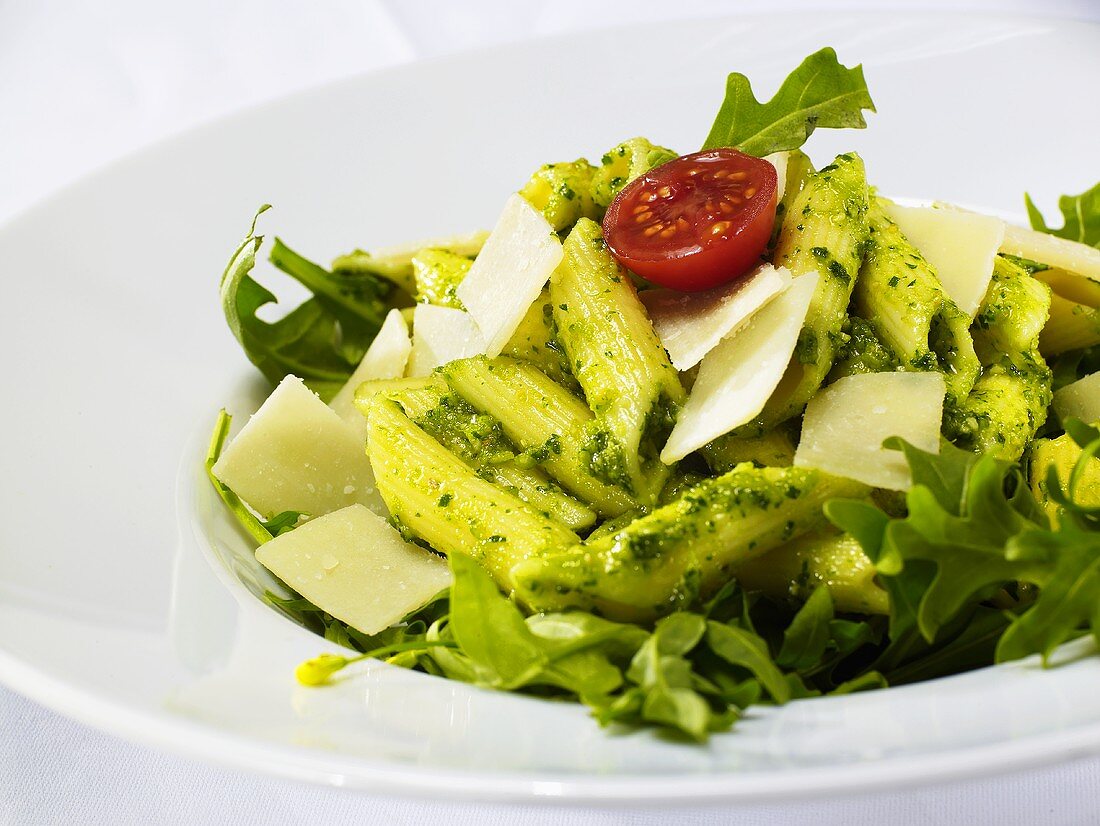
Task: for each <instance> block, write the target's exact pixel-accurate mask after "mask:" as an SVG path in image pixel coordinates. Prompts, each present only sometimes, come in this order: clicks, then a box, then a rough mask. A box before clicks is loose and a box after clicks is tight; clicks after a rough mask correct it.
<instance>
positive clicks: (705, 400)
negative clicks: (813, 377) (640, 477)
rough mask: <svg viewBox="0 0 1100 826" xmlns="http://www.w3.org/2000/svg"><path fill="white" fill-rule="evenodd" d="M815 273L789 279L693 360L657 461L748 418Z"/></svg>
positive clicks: (786, 345) (798, 326)
mask: <svg viewBox="0 0 1100 826" xmlns="http://www.w3.org/2000/svg"><path fill="white" fill-rule="evenodd" d="M817 281H818V277H817V274H816V273H808V274H807V275H801V276H799V277H798V278H795V279H794V280H793V281H792V282H791V286H790V287H788V288H787V290H785V291H784V292H783V293H782V294H781V295H780V296H779V297H777V298H776V299H774V300H773V301H771V302H770V303H769V304H768V305H767V306H766V307H764V308H763V309H762V310H760V312H758V313H756V315H754V316H753V317H752V318H751V319H749V321H748V323H747V324H745V325H744V327H742V328H741V329H740V330H738V331H737V332H735V333H734V334H733V335H732V336H729V337H728V338H726V339H724V340H723V341H722V342H720V343H719V344H718V346H717V347H715V348H714V349H713V350H711V351H710V352H709V353H707V355H706V356H705V357H704V358H703V360H702V361H701V362H700V363H699V375H698V376H697V377H696V379H695V384H694V385H693V386H692V388H691V395H690V396H689V397H688V400H687V403H686V404H685V405H684V406H683V408H682V409H681V410H680V414H679V416H677V418H676V426H675V427H674V428H673V429H672V433H671V434H670V435H669V437H668V442H667V443H666V444H665V447H664V450H662V451H661V461H662V462H664V463H665V464H672V463H673V462H676V461H679V460H680V459H683V458H684V457H685V456H687V455H688V454H689V453H691V452H692V451H693V450H698V449H699V448H701V447H702V446H703V445H705V444H707V443H708V442H710V441H712V440H714V439H716V438H718V437H719V436H721V435H722V434H723V433H728V432H729V431H731V430H733V429H734V428H735V427H739V426H741V425H743V424H745V423H747V422H749V421H752V419H753V417H754V416H756V414H758V413H759V412H760V411H761V410H763V409H764V405H765V404H766V403H767V401H768V398H769V397H770V396H771V394H772V393H773V392H774V391H775V388H776V387H777V386H778V385H779V381H780V379H782V378H783V374H784V373H785V372H786V370H787V365H788V364H789V363H790V360H791V356H792V355H793V354H794V348H795V345H796V344H797V343H798V334H799V332H800V331H801V330H802V322H803V321H805V319H806V313H807V312H808V311H809V309H810V299H812V298H813V295H814V290H816V289H817Z"/></svg>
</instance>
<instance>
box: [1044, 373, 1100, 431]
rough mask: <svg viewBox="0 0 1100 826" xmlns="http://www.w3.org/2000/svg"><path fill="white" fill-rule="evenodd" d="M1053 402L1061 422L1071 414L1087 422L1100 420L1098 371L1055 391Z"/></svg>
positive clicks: (1099, 378)
mask: <svg viewBox="0 0 1100 826" xmlns="http://www.w3.org/2000/svg"><path fill="white" fill-rule="evenodd" d="M1053 404H1054V412H1055V413H1057V414H1058V420H1059V421H1061V422H1064V421H1065V420H1066V419H1068V418H1069V417H1071V416H1072V417H1073V418H1075V419H1080V420H1081V421H1083V422H1086V423H1087V424H1095V423H1097V422H1100V373H1093V374H1092V375H1090V376H1085V377H1084V378H1083V379H1079V380H1077V381H1075V382H1073V384H1067V385H1066V386H1065V387H1063V388H1062V389H1061V390H1058V391H1056V392H1055V394H1054V403H1053Z"/></svg>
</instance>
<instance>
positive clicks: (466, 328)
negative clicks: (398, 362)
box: [408, 304, 485, 377]
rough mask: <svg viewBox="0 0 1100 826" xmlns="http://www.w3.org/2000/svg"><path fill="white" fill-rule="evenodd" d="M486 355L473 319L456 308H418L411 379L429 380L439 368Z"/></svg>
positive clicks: (410, 359)
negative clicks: (433, 371)
mask: <svg viewBox="0 0 1100 826" xmlns="http://www.w3.org/2000/svg"><path fill="white" fill-rule="evenodd" d="M483 352H485V340H484V339H483V338H482V337H481V332H480V331H479V330H478V327H477V323H476V322H475V321H474V319H473V316H471V315H470V314H469V313H467V312H465V311H464V310H456V309H454V308H453V307H437V306H435V305H434V304H417V305H416V309H415V310H414V311H413V338H412V352H411V353H410V355H409V370H408V374H409V375H410V376H413V377H415V376H426V375H428V374H429V373H431V372H432V370H434V369H435V368H436V367H442V366H443V365H444V364H448V363H449V362H452V361H455V360H457V359H464V358H470V357H471V356H476V355H480V354H481V353H483Z"/></svg>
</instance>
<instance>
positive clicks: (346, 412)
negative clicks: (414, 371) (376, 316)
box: [328, 310, 412, 439]
mask: <svg viewBox="0 0 1100 826" xmlns="http://www.w3.org/2000/svg"><path fill="white" fill-rule="evenodd" d="M410 352H412V342H411V341H410V340H409V325H408V324H406V323H405V317H404V316H403V315H401V311H400V310H390V311H389V313H388V314H387V315H386V320H385V321H383V322H382V327H381V328H380V329H379V330H378V335H376V336H375V337H374V341H372V342H371V345H370V347H368V348H367V352H366V353H365V354H364V355H363V360H362V361H360V362H359V366H358V367H356V368H355V372H354V373H352V374H351V378H350V379H348V381H347V384H345V385H344V386H343V387H341V388H340V390H339V391H337V393H336V395H335V396H333V398H332V401H330V402H329V403H328V406H329V407H331V408H332V409H333V410H335V411H336V415H337V416H339V417H340V418H341V419H343V420H344V421H345V422H347V423H348V425H350V426H351V428H352V430H354V431H355V432H356V433H358V434H360V436H362V437H363V438H364V439H365V438H366V435H367V420H366V419H364V418H363V414H362V413H360V412H359V408H357V407H356V406H355V390H356V388H358V387H359V385H360V384H362V383H363V382H365V381H373V380H375V379H399V378H401V377H402V376H404V375H405V366H406V365H407V364H408V361H409V353H410Z"/></svg>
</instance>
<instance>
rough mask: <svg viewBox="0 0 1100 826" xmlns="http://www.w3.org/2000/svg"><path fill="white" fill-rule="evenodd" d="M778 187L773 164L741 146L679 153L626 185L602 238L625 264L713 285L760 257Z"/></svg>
mask: <svg viewBox="0 0 1100 826" xmlns="http://www.w3.org/2000/svg"><path fill="white" fill-rule="evenodd" d="M777 188H778V179H777V177H776V172H775V167H773V166H772V165H771V164H770V163H769V162H768V161H765V160H761V159H760V158H754V157H752V156H751V155H746V154H744V153H743V152H738V151H737V150H736V149H713V150H710V151H707V152H696V153H694V154H691V155H682V156H680V157H679V158H676V159H675V160H671V161H669V162H668V163H665V164H662V165H661V166H658V167H656V168H655V169H651V170H650V171H649V172H647V173H646V174H645V175H642V176H640V177H638V178H635V179H634V180H633V181H631V182H630V183H629V184H627V185H626V186H625V187H624V188H623V191H622V192H620V193H619V194H618V196H617V197H616V198H615V200H614V201H612V202H611V206H610V207H608V210H607V214H606V215H605V216H604V219H603V235H604V240H606V241H607V246H608V247H609V248H610V249H611V252H612V253H614V255H615V257H616V258H617V259H619V262H620V263H621V264H622V265H623V266H624V267H626V268H627V269H629V270H633V271H634V272H636V273H637V274H638V275H640V276H642V278H645V279H648V280H649V281H652V282H654V283H656V284H660V285H661V286H663V287H671V288H672V289H675V290H683V291H686V292H692V291H696V290H706V289H709V288H711V287H716V286H718V285H719V284H725V283H727V282H729V281H732V280H734V279H735V278H738V277H740V276H742V275H744V274H745V273H747V272H748V271H749V270H751V269H752V268H753V267H755V266H756V265H757V263H759V261H760V255H761V253H763V252H764V248H765V247H766V246H767V245H768V239H769V238H770V237H771V232H772V225H773V224H774V223H775V207H776V190H777Z"/></svg>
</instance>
